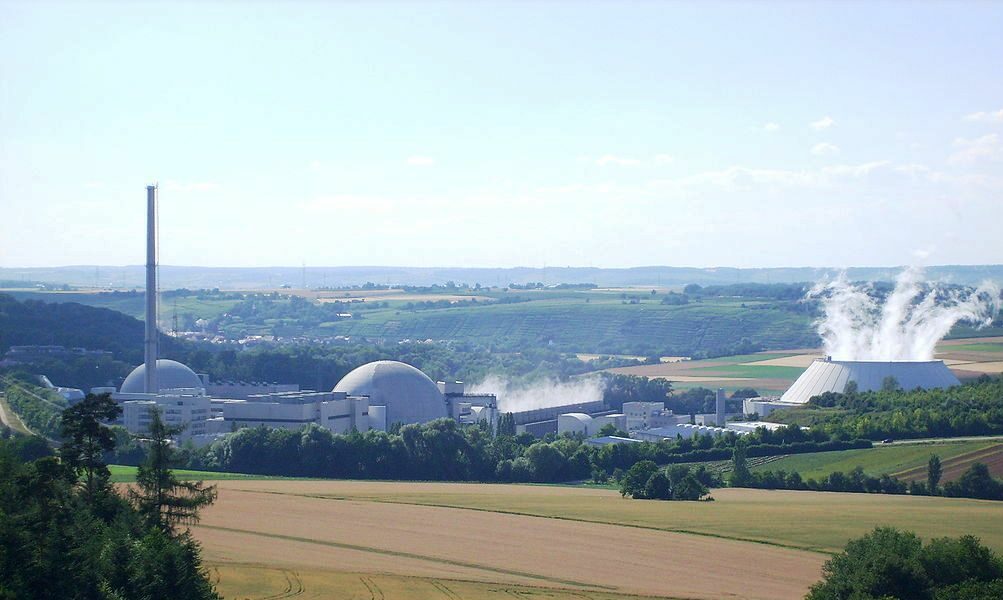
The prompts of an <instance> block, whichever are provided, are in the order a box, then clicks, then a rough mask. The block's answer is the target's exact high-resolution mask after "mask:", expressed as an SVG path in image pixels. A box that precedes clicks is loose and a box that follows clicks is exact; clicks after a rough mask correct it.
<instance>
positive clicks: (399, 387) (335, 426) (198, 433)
mask: <svg viewBox="0 0 1003 600" xmlns="http://www.w3.org/2000/svg"><path fill="white" fill-rule="evenodd" d="M145 378H146V373H145V365H140V366H138V367H136V368H135V369H133V371H132V373H130V374H129V376H128V377H126V379H125V381H124V382H123V383H122V387H121V389H120V390H118V391H115V390H114V388H110V389H109V388H94V389H93V390H91V391H92V392H94V393H105V392H110V393H111V394H112V398H113V399H114V400H116V401H117V402H119V403H120V404H121V406H122V416H121V424H122V425H123V426H125V428H126V429H128V430H129V431H130V432H133V433H140V434H141V433H144V432H146V431H148V429H149V424H150V420H151V412H152V411H153V410H158V411H160V414H161V418H162V419H163V420H164V421H165V422H166V423H167V424H169V425H172V426H184V428H185V429H184V431H183V433H182V434H181V435H180V436H178V437H179V439H180V440H182V441H183V440H193V441H195V442H207V441H210V440H211V438H212V437H213V436H215V435H218V434H221V433H229V432H231V431H235V430H237V429H241V428H245V427H257V426H260V425H263V426H266V427H276V428H284V429H300V428H302V427H304V426H306V425H307V424H310V423H314V424H317V425H320V426H321V427H324V428H326V429H329V430H331V431H332V432H334V433H348V432H350V431H353V430H355V431H360V432H365V431H369V430H370V429H376V430H379V431H385V430H387V428H389V427H390V426H392V425H393V424H395V423H399V424H402V425H407V424H411V423H427V422H428V421H432V420H434V419H440V418H446V417H449V418H453V419H455V420H457V421H459V422H461V423H476V422H478V421H481V420H484V421H487V422H488V423H491V424H494V423H496V422H497V418H498V409H497V400H496V398H495V396H494V395H492V394H467V393H465V391H464V385H463V383H462V382H459V381H452V382H442V381H440V382H438V383H435V382H433V381H432V380H431V379H429V378H428V376H427V375H425V374H424V373H422V372H421V371H420V370H418V369H416V368H414V367H412V366H411V365H408V364H405V363H402V362H396V361H376V362H373V363H369V364H366V365H362V366H361V367H359V368H357V369H355V370H353V371H352V372H350V373H349V374H348V375H346V376H345V377H344V378H343V379H342V380H341V381H340V382H338V384H337V385H336V386H335V387H334V389H333V390H332V391H330V392H317V391H311V390H300V389H299V386H296V385H279V384H248V383H238V384H232V383H228V384H222V385H218V384H217V385H215V386H212V387H210V388H209V389H212V390H214V391H216V392H217V393H219V392H220V391H222V393H224V394H225V393H226V392H227V391H233V392H234V393H233V394H232V397H231V396H221V395H217V394H210V393H208V392H207V389H206V385H205V384H204V377H200V376H199V375H198V374H196V373H195V372H194V371H192V370H191V369H190V368H188V367H187V366H186V365H184V364H182V363H179V362H177V361H173V360H167V359H158V360H157V387H158V391H157V393H155V394H148V393H145V392H143V391H142V390H143V389H144V385H145Z"/></svg>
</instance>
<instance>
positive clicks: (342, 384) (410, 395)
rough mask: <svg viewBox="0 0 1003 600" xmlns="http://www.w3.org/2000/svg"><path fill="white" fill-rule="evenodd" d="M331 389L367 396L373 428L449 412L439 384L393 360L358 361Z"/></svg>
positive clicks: (349, 394)
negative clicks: (358, 364) (359, 363)
mask: <svg viewBox="0 0 1003 600" xmlns="http://www.w3.org/2000/svg"><path fill="white" fill-rule="evenodd" d="M333 391H334V392H341V393H344V394H346V395H348V396H366V397H368V398H369V414H370V417H371V419H370V421H371V424H372V425H373V426H374V428H377V429H384V428H385V427H386V426H389V425H393V424H394V423H402V424H405V425H406V424H409V423H427V422H428V421H433V420H435V419H441V418H443V417H448V416H450V411H449V407H448V404H447V402H446V397H445V395H444V394H443V392H442V391H440V389H439V386H437V385H436V384H435V382H434V381H432V380H431V379H429V377H428V375H425V374H424V373H422V372H421V371H419V370H418V369H416V368H414V367H412V366H411V365H409V364H406V363H402V362H398V361H395V360H378V361H376V362H371V363H368V364H365V365H362V366H361V367H358V368H356V369H355V370H353V371H351V372H350V373H349V374H348V375H345V377H344V378H342V380H341V381H339V382H338V385H336V386H334V390H333ZM380 407H383V408H382V409H381V408H380ZM381 413H383V414H381ZM380 421H382V423H380ZM380 425H384V427H380Z"/></svg>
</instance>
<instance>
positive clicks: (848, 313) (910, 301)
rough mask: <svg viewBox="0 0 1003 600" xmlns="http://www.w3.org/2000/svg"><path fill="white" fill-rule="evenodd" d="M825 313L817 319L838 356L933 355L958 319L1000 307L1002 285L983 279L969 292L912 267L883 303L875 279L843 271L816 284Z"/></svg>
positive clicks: (988, 316) (982, 317)
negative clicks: (863, 281)
mask: <svg viewBox="0 0 1003 600" xmlns="http://www.w3.org/2000/svg"><path fill="white" fill-rule="evenodd" d="M808 297H809V298H819V299H820V300H821V302H822V309H823V311H824V314H823V316H822V317H821V318H820V319H819V320H818V321H817V322H816V325H817V327H818V333H819V335H820V336H822V342H823V344H824V346H825V352H826V354H828V355H829V356H831V357H832V358H833V359H835V360H875V361H892V360H933V353H934V348H935V347H936V345H937V342H939V341H940V340H941V339H942V338H943V337H944V336H945V335H947V334H948V333H949V332H950V331H951V328H952V327H954V324H955V323H957V322H959V321H967V322H970V323H973V324H975V325H976V326H978V327H983V326H985V325H988V324H989V323H990V322H991V321H992V320H993V318H994V317H995V315H996V313H997V311H998V310H999V297H1000V290H999V288H998V287H997V286H996V285H995V284H993V283H989V282H986V283H983V284H982V285H981V286H979V287H978V289H976V290H974V291H969V292H963V291H960V290H948V289H944V288H942V287H939V286H937V285H936V284H928V283H926V282H925V280H924V278H923V271H922V270H921V269H918V268H914V267H911V268H908V269H906V270H904V271H902V273H900V274H899V276H898V277H897V278H896V280H895V289H894V290H892V292H891V293H890V294H889V295H888V296H887V297H886V298H885V299H884V302H883V303H881V302H880V301H879V300H878V299H877V298H875V294H874V290H873V288H872V286H870V285H854V284H852V283H850V282H848V281H847V280H846V275H845V274H841V275H840V276H839V278H838V279H836V280H835V281H830V282H823V283H819V284H818V285H816V286H815V287H814V288H813V289H812V290H811V291H810V292H808Z"/></svg>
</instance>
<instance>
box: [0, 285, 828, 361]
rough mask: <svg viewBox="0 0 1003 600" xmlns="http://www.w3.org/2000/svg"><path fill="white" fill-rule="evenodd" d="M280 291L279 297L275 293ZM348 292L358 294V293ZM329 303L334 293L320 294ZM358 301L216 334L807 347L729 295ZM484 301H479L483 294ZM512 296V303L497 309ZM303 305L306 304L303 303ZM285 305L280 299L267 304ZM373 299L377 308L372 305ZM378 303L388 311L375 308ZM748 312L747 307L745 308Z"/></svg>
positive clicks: (136, 307)
mask: <svg viewBox="0 0 1003 600" xmlns="http://www.w3.org/2000/svg"><path fill="white" fill-rule="evenodd" d="M10 293H11V295H13V296H14V297H15V298H17V299H19V300H26V299H34V300H43V301H46V302H78V303H81V304H87V305H90V306H97V307H103V308H109V309H113V310H117V311H119V312H122V313H125V314H128V315H131V316H133V317H137V318H141V317H142V314H143V310H144V306H143V297H142V295H141V294H131V293H120V294H111V293H82V292H24V291H19V292H10ZM283 293H285V291H283ZM351 293H352V294H353V295H354V296H364V293H363V292H361V291H359V290H353V291H352V292H351ZM327 294H328V300H335V299H339V293H337V292H327ZM373 294H374V295H373V296H372V297H371V298H368V299H367V303H366V304H365V305H364V306H365V308H363V305H362V304H359V305H349V306H348V307H346V308H344V309H343V310H346V311H350V312H351V314H352V318H348V319H341V320H324V321H323V322H315V324H309V325H306V324H304V321H303V320H302V319H299V318H297V317H296V315H295V314H288V315H285V316H281V317H280V318H272V317H256V316H254V315H245V317H244V318H237V317H235V316H234V317H226V318H223V319H222V321H221V324H220V325H221V329H222V331H223V332H225V333H226V335H228V336H229V337H233V338H239V337H242V336H244V335H271V334H279V335H286V336H298V335H306V336H317V337H334V336H339V335H340V336H349V337H351V338H353V339H359V338H365V339H382V340H402V339H412V340H425V339H432V340H460V341H476V342H483V341H484V340H493V341H494V342H495V343H497V344H502V345H505V344H508V345H516V346H517V345H521V344H548V345H552V346H553V347H555V348H557V349H560V350H564V351H568V352H601V353H608V354H641V355H644V356H648V355H651V354H660V355H686V356H689V355H692V354H693V353H696V352H700V351H722V349H725V348H730V347H734V346H735V345H736V344H737V343H738V342H739V341H741V340H742V339H743V338H747V339H749V340H752V341H753V342H755V343H757V344H761V345H762V346H763V347H766V348H796V347H804V346H806V345H811V344H813V343H814V342H815V334H814V332H813V331H812V328H811V323H810V319H809V317H808V316H806V315H804V314H800V313H794V312H790V311H788V310H784V309H783V308H782V306H781V305H780V304H773V303H768V302H762V301H757V300H750V299H745V300H744V301H743V300H742V299H736V298H705V299H702V300H701V301H699V302H697V301H694V302H691V303H689V304H686V305H680V306H671V305H665V304H661V299H662V298H663V297H664V296H663V295H661V294H656V295H655V296H652V295H651V294H650V290H646V289H637V290H630V291H628V292H625V291H622V290H565V289H544V290H511V291H507V292H505V291H501V290H499V289H497V288H494V289H491V290H485V289H482V290H456V291H455V292H454V291H450V292H449V295H450V296H451V297H457V298H460V299H464V298H473V297H475V296H476V297H478V298H481V300H479V301H478V303H476V304H470V303H460V304H456V305H454V306H451V307H443V308H431V309H424V310H412V309H408V308H407V305H408V304H409V303H412V302H416V303H420V302H421V301H422V299H423V298H428V300H429V301H435V300H436V299H437V298H441V297H442V292H429V293H421V292H415V293H409V294H408V295H407V296H406V298H407V299H395V298H394V296H393V295H386V296H383V295H380V294H379V293H378V292H373ZM485 297H486V298H487V299H486V300H485V299H484V298H485ZM515 298H518V299H519V300H520V301H518V302H513V303H503V301H504V300H506V299H508V300H512V299H515ZM311 301H312V302H313V301H314V300H311ZM237 302H238V301H237V300H234V299H222V298H211V297H210V298H205V297H203V298H199V297H198V296H196V295H191V296H179V297H169V298H164V299H163V301H162V303H161V313H160V318H161V321H163V322H165V323H167V322H169V321H170V319H171V315H172V314H173V313H174V312H175V305H176V312H177V314H178V315H180V316H182V317H183V318H190V319H196V318H204V319H214V318H219V317H221V316H222V315H223V314H224V313H227V312H228V311H230V310H232V309H233V308H234V306H235V304H236V303H237ZM274 302H278V303H286V304H288V300H285V299H275V300H274ZM374 303H379V306H380V307H379V308H371V306H372V305H373V304H374ZM384 303H386V304H387V306H385V307H384V306H383V304H384ZM753 307H756V309H755V310H752V308H753Z"/></svg>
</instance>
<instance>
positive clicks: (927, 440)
mask: <svg viewBox="0 0 1003 600" xmlns="http://www.w3.org/2000/svg"><path fill="white" fill-rule="evenodd" d="M982 441H985V442H993V441H1001V442H1003V435H972V436H966V437H953V438H921V439H916V440H895V441H893V442H892V443H891V444H882V443H881V442H874V445H875V446H892V445H895V446H900V445H907V444H934V443H938V442H982Z"/></svg>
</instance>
